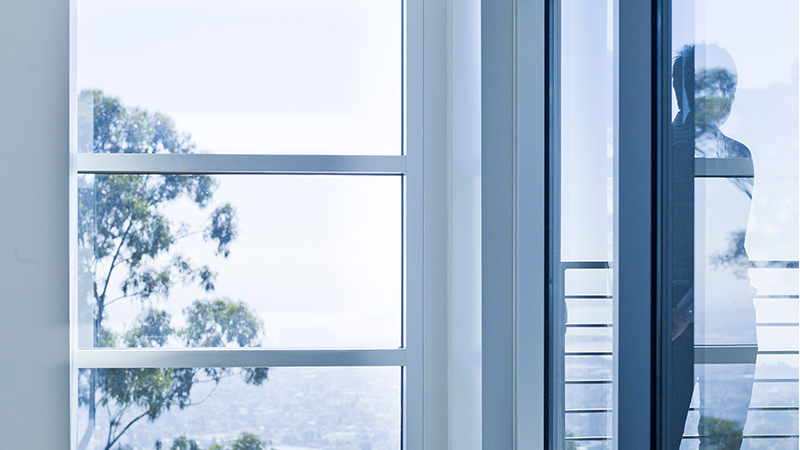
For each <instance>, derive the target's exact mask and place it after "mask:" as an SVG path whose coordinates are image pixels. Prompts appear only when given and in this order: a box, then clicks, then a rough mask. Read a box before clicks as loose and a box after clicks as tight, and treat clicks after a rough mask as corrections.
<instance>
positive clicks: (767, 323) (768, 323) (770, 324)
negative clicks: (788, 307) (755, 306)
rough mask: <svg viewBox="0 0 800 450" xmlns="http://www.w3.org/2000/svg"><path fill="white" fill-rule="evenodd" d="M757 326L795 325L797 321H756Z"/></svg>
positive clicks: (797, 324) (799, 324) (798, 324)
mask: <svg viewBox="0 0 800 450" xmlns="http://www.w3.org/2000/svg"><path fill="white" fill-rule="evenodd" d="M756 326H757V327H797V326H800V323H797V322H756Z"/></svg>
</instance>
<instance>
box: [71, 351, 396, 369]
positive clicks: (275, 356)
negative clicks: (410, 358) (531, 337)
mask: <svg viewBox="0 0 800 450" xmlns="http://www.w3.org/2000/svg"><path fill="white" fill-rule="evenodd" d="M76 362H77V364H78V368H81V369H93V368H143V367H292V366H299V367H321V366H330V367H338V366H405V365H406V351H405V349H388V350H267V349H260V348H259V349H256V348H249V349H208V348H202V349H89V350H78V351H77V352H76Z"/></svg>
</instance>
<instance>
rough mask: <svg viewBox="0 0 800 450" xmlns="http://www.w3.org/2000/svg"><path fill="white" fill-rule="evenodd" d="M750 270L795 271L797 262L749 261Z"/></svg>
mask: <svg viewBox="0 0 800 450" xmlns="http://www.w3.org/2000/svg"><path fill="white" fill-rule="evenodd" d="M750 268H751V269H797V268H798V262H797V261H791V260H789V261H750Z"/></svg>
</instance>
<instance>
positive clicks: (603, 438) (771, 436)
mask: <svg viewBox="0 0 800 450" xmlns="http://www.w3.org/2000/svg"><path fill="white" fill-rule="evenodd" d="M743 437H744V438H745V439H792V438H798V437H800V435H797V434H746V435H744V436H743ZM564 439H565V440H567V441H578V442H580V441H610V440H611V436H570V437H567V438H564ZM683 439H700V436H698V435H688V436H683Z"/></svg>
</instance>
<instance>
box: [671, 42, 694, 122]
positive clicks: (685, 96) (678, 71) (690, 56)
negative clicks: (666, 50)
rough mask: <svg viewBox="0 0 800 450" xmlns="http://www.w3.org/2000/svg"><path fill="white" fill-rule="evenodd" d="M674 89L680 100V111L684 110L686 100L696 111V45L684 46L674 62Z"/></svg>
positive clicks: (676, 96)
mask: <svg viewBox="0 0 800 450" xmlns="http://www.w3.org/2000/svg"><path fill="white" fill-rule="evenodd" d="M672 87H673V89H675V98H676V99H677V100H678V109H680V110H683V109H684V108H685V107H686V106H687V105H684V102H685V101H686V100H688V101H689V105H688V106H689V109H690V110H694V44H690V45H684V46H683V48H681V49H680V50H679V51H678V56H676V57H675V59H674V60H673V62H672Z"/></svg>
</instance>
